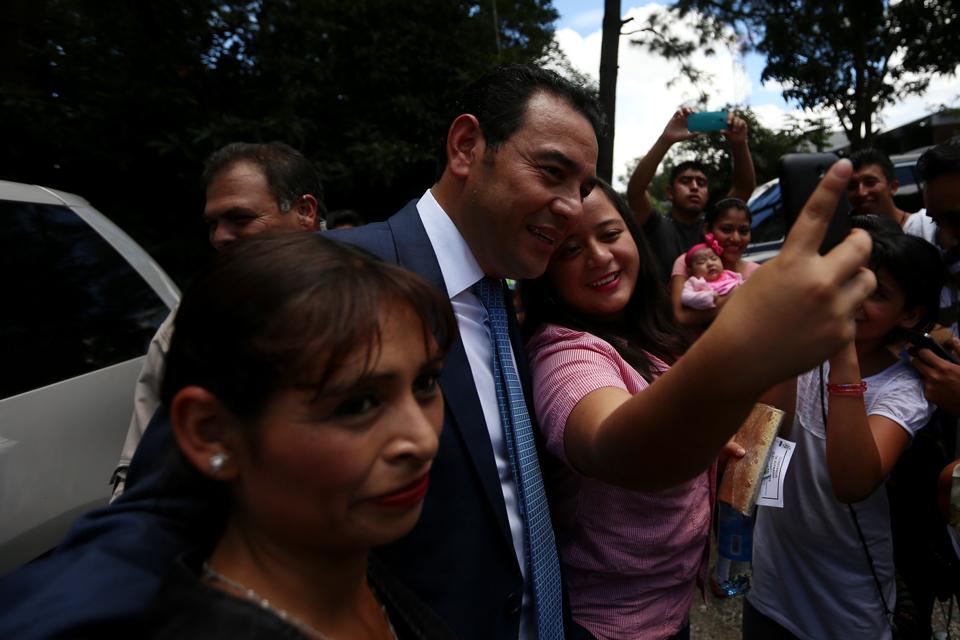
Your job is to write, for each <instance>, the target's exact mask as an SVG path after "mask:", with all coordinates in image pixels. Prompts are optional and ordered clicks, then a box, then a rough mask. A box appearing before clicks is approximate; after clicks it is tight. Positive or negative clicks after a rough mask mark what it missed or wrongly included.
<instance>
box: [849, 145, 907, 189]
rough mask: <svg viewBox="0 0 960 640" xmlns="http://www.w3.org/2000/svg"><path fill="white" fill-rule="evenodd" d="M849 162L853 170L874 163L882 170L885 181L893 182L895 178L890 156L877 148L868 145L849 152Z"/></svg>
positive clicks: (895, 174)
mask: <svg viewBox="0 0 960 640" xmlns="http://www.w3.org/2000/svg"><path fill="white" fill-rule="evenodd" d="M850 162H851V163H852V164H853V170H854V171H859V170H860V169H861V168H863V167H867V166H870V165H872V164H875V165H877V166H878V167H880V168H881V169H882V170H883V175H884V177H885V178H886V179H887V182H893V181H894V180H896V179H897V173H896V171H895V170H894V168H893V163H892V162H890V157H889V156H888V155H887V154H885V153H884V152H883V151H880V150H879V149H873V148H869V147H868V148H866V149H860V150H859V151H854V152H853V153H851V154H850Z"/></svg>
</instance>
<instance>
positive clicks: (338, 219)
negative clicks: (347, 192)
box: [327, 209, 367, 229]
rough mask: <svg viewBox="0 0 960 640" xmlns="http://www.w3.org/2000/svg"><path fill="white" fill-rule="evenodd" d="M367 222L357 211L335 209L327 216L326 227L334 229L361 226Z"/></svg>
mask: <svg viewBox="0 0 960 640" xmlns="http://www.w3.org/2000/svg"><path fill="white" fill-rule="evenodd" d="M365 224H367V221H366V220H364V219H363V216H361V215H360V214H359V213H357V212H356V211H354V210H353V209H337V210H336V211H331V212H330V215H329V216H327V229H336V228H337V227H344V226H347V227H362V226H363V225H365Z"/></svg>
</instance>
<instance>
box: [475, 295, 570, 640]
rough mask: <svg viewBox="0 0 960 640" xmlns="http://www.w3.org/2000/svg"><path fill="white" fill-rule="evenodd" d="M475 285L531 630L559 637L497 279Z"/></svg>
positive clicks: (552, 574) (542, 503)
mask: <svg viewBox="0 0 960 640" xmlns="http://www.w3.org/2000/svg"><path fill="white" fill-rule="evenodd" d="M475 290H476V292H477V295H478V296H479V297H480V302H481V303H483V306H484V307H486V309H487V316H488V318H489V321H490V340H491V342H492V346H493V377H494V380H495V382H496V385H497V405H498V406H499V409H500V421H501V422H502V423H503V431H504V439H505V441H506V443H507V453H508V454H509V457H510V466H511V468H512V469H513V477H514V480H515V481H516V483H517V490H518V493H519V497H520V500H519V502H520V516H521V517H522V518H523V522H524V536H523V538H524V547H525V551H526V557H527V562H528V563H529V567H530V571H529V572H528V573H529V574H530V575H531V576H532V580H533V598H534V603H535V605H536V611H537V630H538V632H539V636H540V640H559V639H561V638H563V606H562V603H561V595H560V562H559V560H558V559H557V545H556V542H555V541H554V538H553V527H552V525H551V523H550V510H549V508H548V507H547V496H546V494H545V492H544V490H543V476H541V475H540V463H539V461H538V459H537V447H536V444H535V442H534V440H533V426H532V425H531V423H530V415H529V414H528V413H527V404H526V401H525V400H524V398H523V387H521V386H520V376H519V375H517V369H516V366H515V365H514V363H513V358H512V353H513V350H512V347H511V345H510V333H509V329H508V324H507V310H506V306H505V305H504V300H503V283H502V282H501V281H500V280H495V279H493V278H484V279H483V280H481V281H480V282H478V283H477V285H476V287H475Z"/></svg>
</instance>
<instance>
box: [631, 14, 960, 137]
mask: <svg viewBox="0 0 960 640" xmlns="http://www.w3.org/2000/svg"><path fill="white" fill-rule="evenodd" d="M691 13H695V14H696V15H697V16H698V21H697V25H698V34H697V39H696V40H695V41H690V40H687V39H684V38H682V37H679V36H677V35H676V34H675V33H674V32H673V30H672V29H671V28H670V25H671V24H673V22H674V20H675V19H677V18H680V19H682V18H684V17H686V16H688V14H691ZM958 19H960V12H958V4H957V1H956V0H942V1H940V2H929V1H927V0H901V1H900V2H890V1H889V0H858V1H856V2H853V1H841V2H835V3H816V2H806V1H805V0H760V1H757V0H677V2H676V3H675V4H674V5H673V6H672V7H671V8H670V9H669V12H668V13H667V14H660V15H656V16H655V17H654V18H652V19H651V21H650V23H648V25H647V28H646V30H644V31H643V32H641V33H640V34H639V35H638V36H637V38H635V40H634V42H636V43H638V44H640V45H642V46H645V47H647V48H648V49H650V50H651V51H655V52H657V53H660V54H662V55H664V56H666V57H670V58H675V59H678V60H681V61H683V63H684V65H686V66H685V70H686V72H687V73H688V75H690V74H695V71H694V70H692V65H691V64H690V62H689V60H690V55H691V53H692V52H693V51H695V50H697V48H698V47H701V48H705V47H710V46H716V43H717V42H727V43H729V42H734V43H736V45H737V46H739V47H741V48H742V49H744V50H755V51H757V52H758V53H760V54H762V55H764V56H765V57H766V66H765V68H764V70H763V74H762V79H763V80H775V81H777V82H779V83H780V84H781V85H782V86H783V87H784V88H783V96H784V98H786V99H787V100H792V101H795V102H796V103H797V104H798V105H800V107H801V108H803V109H806V110H814V109H828V110H831V111H832V112H833V113H834V114H835V115H836V117H837V119H838V121H839V122H840V125H841V127H842V128H843V130H844V132H845V133H846V135H847V138H848V139H849V140H850V143H851V146H852V147H853V148H855V149H856V148H860V147H863V146H867V145H869V144H870V142H871V140H872V138H873V134H874V132H875V124H876V121H877V117H878V115H879V113H880V111H881V110H882V109H883V107H884V106H886V105H889V104H892V103H894V102H896V101H897V100H900V99H902V98H903V97H905V96H907V95H910V94H916V93H921V92H923V91H924V90H925V89H926V87H927V85H928V84H929V80H930V77H929V74H931V73H943V74H953V73H955V71H956V68H957V65H958V64H960V48H957V47H956V35H955V34H956V25H957V24H958Z"/></svg>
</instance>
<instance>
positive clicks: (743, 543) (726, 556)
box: [716, 502, 753, 597]
mask: <svg viewBox="0 0 960 640" xmlns="http://www.w3.org/2000/svg"><path fill="white" fill-rule="evenodd" d="M718 504H719V509H718V514H717V554H718V556H719V557H718V558H717V570H716V581H717V586H719V588H720V591H721V592H723V593H724V594H726V596H727V597H734V596H739V595H743V594H745V593H746V592H747V591H749V590H750V559H751V556H752V554H753V518H750V517H748V516H745V515H743V514H742V513H739V512H737V511H736V510H735V509H734V508H733V507H731V506H730V505H728V504H726V503H723V502H720V503H718Z"/></svg>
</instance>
